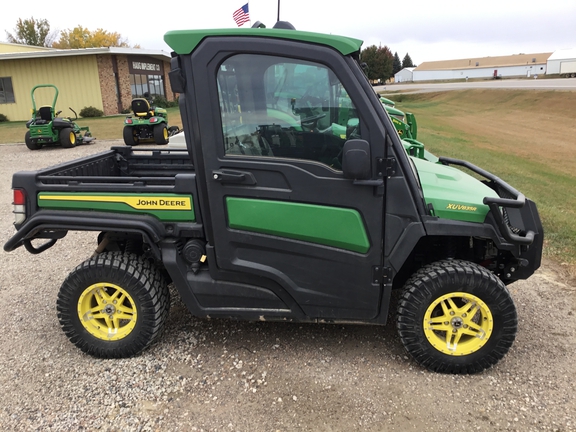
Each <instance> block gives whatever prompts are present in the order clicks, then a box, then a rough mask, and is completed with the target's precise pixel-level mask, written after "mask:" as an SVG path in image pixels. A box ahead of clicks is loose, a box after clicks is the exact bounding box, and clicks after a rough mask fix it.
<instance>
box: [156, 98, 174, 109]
mask: <svg viewBox="0 0 576 432" xmlns="http://www.w3.org/2000/svg"><path fill="white" fill-rule="evenodd" d="M152 105H153V106H156V107H159V108H172V107H175V106H178V100H175V101H169V100H167V99H166V98H165V97H164V96H154V100H153V101H152Z"/></svg>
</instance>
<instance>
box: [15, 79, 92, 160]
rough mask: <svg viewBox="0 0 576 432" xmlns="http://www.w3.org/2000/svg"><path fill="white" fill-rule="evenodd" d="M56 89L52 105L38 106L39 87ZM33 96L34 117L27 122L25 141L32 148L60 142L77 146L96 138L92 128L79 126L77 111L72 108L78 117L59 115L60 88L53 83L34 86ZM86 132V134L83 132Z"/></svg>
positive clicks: (37, 148) (67, 146)
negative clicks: (93, 135)
mask: <svg viewBox="0 0 576 432" xmlns="http://www.w3.org/2000/svg"><path fill="white" fill-rule="evenodd" d="M44 87H48V88H52V89H54V99H53V100H52V105H43V106H41V107H39V108H36V98H35V92H36V90H37V89H39V88H44ZM30 97H31V98H32V118H31V119H30V120H29V121H28V122H26V127H27V128H28V131H27V132H26V136H25V138H24V141H25V142H26V147H28V148H29V149H30V150H39V149H41V148H42V147H43V146H44V145H57V144H60V145H62V147H64V148H72V147H75V146H76V144H79V143H89V142H91V141H93V140H94V138H93V137H92V134H91V133H90V129H89V128H88V127H87V126H86V127H80V126H78V125H77V124H76V123H75V122H74V120H76V119H77V118H78V115H77V114H76V111H74V110H73V109H72V108H70V111H72V112H73V113H74V115H75V116H76V118H75V119H74V120H72V119H71V118H70V117H58V116H59V115H60V113H61V112H62V111H56V101H57V100H58V88H57V87H56V86H55V85H53V84H39V85H37V86H34V87H33V88H32V91H31V92H30ZM82 132H84V134H82Z"/></svg>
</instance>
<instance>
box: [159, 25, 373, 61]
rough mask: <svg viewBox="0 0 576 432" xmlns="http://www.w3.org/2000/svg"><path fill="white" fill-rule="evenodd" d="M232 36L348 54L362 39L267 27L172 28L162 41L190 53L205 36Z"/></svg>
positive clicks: (177, 51)
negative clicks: (287, 41)
mask: <svg viewBox="0 0 576 432" xmlns="http://www.w3.org/2000/svg"><path fill="white" fill-rule="evenodd" d="M212 36H214V37H219V36H223V37H226V36H234V37H242V36H247V37H254V36H256V37H269V38H277V39H290V40H297V41H301V42H309V43H313V44H320V45H326V46H330V47H332V48H334V49H335V50H337V51H340V53H342V54H343V55H348V54H351V53H353V52H356V51H359V50H360V47H361V46H362V41H361V40H359V39H354V38H349V37H345V36H335V35H328V34H323V33H312V32H304V31H298V30H285V29H274V28H271V29H268V28H239V29H234V28H232V29H228V28H223V29H210V30H207V29H204V30H172V31H169V32H168V33H166V34H165V35H164V41H165V42H166V43H167V44H168V45H169V46H170V48H172V50H174V52H176V54H190V53H191V52H192V51H194V49H195V48H196V47H197V46H198V44H199V43H200V42H201V41H202V40H203V39H204V38H206V37H212Z"/></svg>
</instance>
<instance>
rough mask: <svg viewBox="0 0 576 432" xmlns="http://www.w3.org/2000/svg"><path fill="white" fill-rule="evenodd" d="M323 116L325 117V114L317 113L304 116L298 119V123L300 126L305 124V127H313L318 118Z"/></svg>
mask: <svg viewBox="0 0 576 432" xmlns="http://www.w3.org/2000/svg"><path fill="white" fill-rule="evenodd" d="M324 117H326V114H318V115H313V116H310V117H304V118H303V119H300V124H301V125H302V126H306V127H307V128H310V129H314V127H315V126H316V123H318V120H320V119H321V118H324Z"/></svg>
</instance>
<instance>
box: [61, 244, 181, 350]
mask: <svg viewBox="0 0 576 432" xmlns="http://www.w3.org/2000/svg"><path fill="white" fill-rule="evenodd" d="M169 296H170V294H169V291H168V286H167V283H166V281H165V279H164V278H163V277H162V274H161V272H160V270H159V269H158V268H157V267H156V266H154V265H151V264H150V262H149V261H147V260H145V259H144V258H142V257H139V256H137V255H134V254H123V253H121V252H105V253H102V254H99V255H97V256H95V257H92V258H90V259H89V260H87V261H85V262H84V263H82V264H80V265H79V266H78V267H76V268H75V269H74V270H73V271H72V272H71V273H70V274H69V275H68V277H67V278H66V280H65V281H64V283H63V284H62V287H61V288H60V292H59V293H58V301H57V312H58V319H59V320H60V325H61V326H62V329H63V330H64V333H65V334H66V336H67V337H68V339H70V341H71V342H72V343H73V344H74V345H76V346H77V347H78V348H80V349H81V350H82V351H84V352H85V353H87V354H90V355H92V356H95V357H101V358H120V357H130V356H133V355H136V354H139V353H140V352H142V351H143V350H144V349H146V348H147V347H148V346H149V345H150V344H152V343H153V342H154V341H155V340H156V339H157V338H158V337H159V336H160V334H161V333H162V330H163V328H164V324H165V322H166V318H167V317H168V309H169V306H170V301H169Z"/></svg>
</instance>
